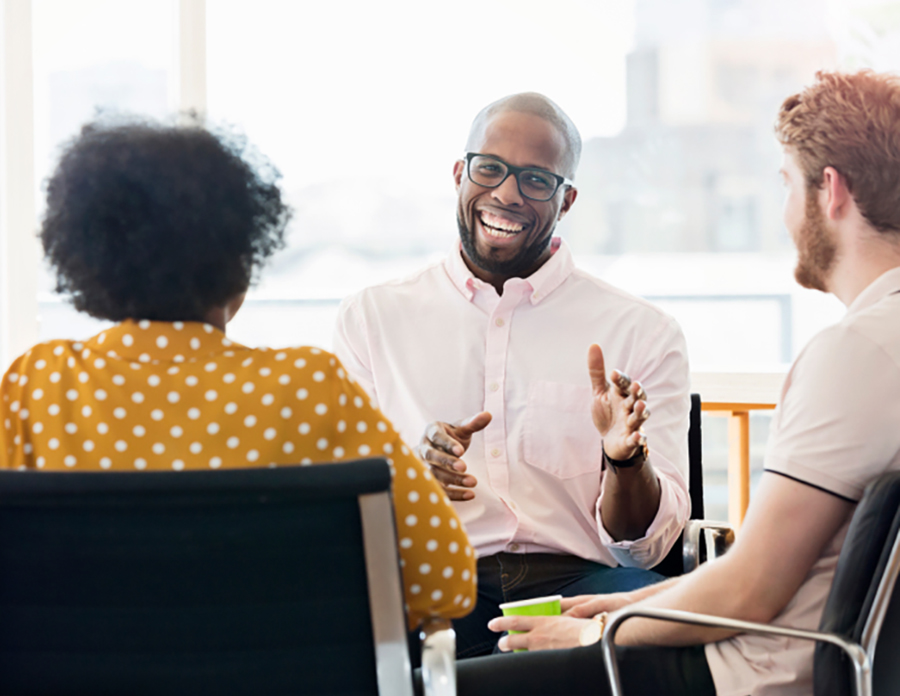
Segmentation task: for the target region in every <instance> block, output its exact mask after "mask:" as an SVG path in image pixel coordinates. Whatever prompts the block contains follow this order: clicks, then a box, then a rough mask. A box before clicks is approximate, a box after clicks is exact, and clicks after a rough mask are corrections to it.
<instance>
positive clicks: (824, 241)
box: [794, 186, 837, 292]
mask: <svg viewBox="0 0 900 696" xmlns="http://www.w3.org/2000/svg"><path fill="white" fill-rule="evenodd" d="M796 244H797V266H796V267H795V268H794V278H795V279H796V280H797V282H798V283H799V284H800V285H802V286H803V287H804V288H809V289H810V290H820V291H822V292H828V288H827V281H828V278H829V276H830V275H831V269H832V267H833V266H834V262H835V259H836V258H837V246H836V245H835V243H834V239H833V236H832V234H831V231H830V230H829V229H828V226H827V223H826V221H825V215H824V214H823V213H822V209H821V207H820V206H819V199H818V188H817V187H815V186H809V187H808V189H807V195H806V210H805V213H804V218H803V225H802V226H801V227H800V230H799V232H798V234H797V239H796Z"/></svg>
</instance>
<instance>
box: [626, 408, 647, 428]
mask: <svg viewBox="0 0 900 696" xmlns="http://www.w3.org/2000/svg"><path fill="white" fill-rule="evenodd" d="M649 417H650V410H649V409H648V408H647V404H646V403H644V402H643V401H638V402H637V404H635V406H634V410H633V411H632V412H631V413H630V414H629V416H628V418H627V419H626V420H625V426H626V427H627V428H628V429H629V430H638V429H639V428H640V427H641V426H642V425H643V424H644V423H646V422H647V419H648V418H649Z"/></svg>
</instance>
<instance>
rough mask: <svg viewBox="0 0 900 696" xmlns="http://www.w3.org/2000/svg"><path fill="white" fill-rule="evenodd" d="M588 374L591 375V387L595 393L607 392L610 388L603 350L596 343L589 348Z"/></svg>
mask: <svg viewBox="0 0 900 696" xmlns="http://www.w3.org/2000/svg"><path fill="white" fill-rule="evenodd" d="M588 374H589V375H590V376H591V389H592V391H593V393H594V394H595V395H597V394H605V393H606V392H607V391H608V390H609V382H607V381H606V364H605V363H604V361H603V351H602V350H601V349H600V346H598V345H597V344H596V343H595V344H593V345H592V346H591V347H590V348H588Z"/></svg>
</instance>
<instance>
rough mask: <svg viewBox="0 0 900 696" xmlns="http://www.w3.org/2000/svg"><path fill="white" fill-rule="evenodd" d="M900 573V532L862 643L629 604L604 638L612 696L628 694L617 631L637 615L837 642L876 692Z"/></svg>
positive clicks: (857, 681)
mask: <svg viewBox="0 0 900 696" xmlns="http://www.w3.org/2000/svg"><path fill="white" fill-rule="evenodd" d="M898 576H900V535H898V536H897V537H896V538H895V539H894V544H893V546H892V547H891V553H890V556H889V557H888V562H887V565H886V566H885V569H884V574H883V575H882V576H881V580H880V581H879V583H878V589H877V590H876V593H875V599H874V601H873V603H872V609H871V610H870V612H869V616H868V618H867V619H866V624H865V626H864V628H863V632H862V637H861V640H860V642H859V643H855V642H853V641H849V640H847V639H845V638H842V637H841V636H839V635H836V634H834V633H824V632H821V631H805V630H800V629H795V628H785V627H781V626H770V625H768V624H761V623H755V622H750V621H738V620H736V619H726V618H722V617H719V616H710V615H708V614H695V613H693V612H689V611H679V610H676V609H653V608H649V607H648V608H645V607H640V606H633V607H625V608H623V609H620V610H619V611H616V612H614V613H612V614H610V616H609V619H608V621H607V624H606V630H605V631H604V635H603V639H602V641H601V649H602V652H603V663H604V665H605V666H606V674H607V677H608V678H609V685H610V689H611V693H612V696H624V692H623V690H622V681H621V678H620V676H619V664H618V661H617V660H616V653H615V640H616V633H617V632H618V630H619V628H620V627H621V625H622V624H623V623H625V621H627V620H628V619H631V618H634V617H642V618H647V619H659V620H661V621H673V622H676V623H684V624H692V625H695V626H708V627H710V628H726V629H732V630H734V631H738V632H740V633H751V634H756V635H773V636H785V637H788V638H799V639H802V640H812V641H819V642H823V643H830V644H831V645H836V646H837V647H839V648H840V649H841V650H843V651H844V652H845V653H846V654H847V656H848V657H849V658H850V661H851V662H852V663H853V673H854V680H853V688H854V694H855V696H873V685H872V665H873V663H874V660H875V649H876V647H877V645H878V636H879V634H880V633H881V627H882V625H883V623H884V617H885V615H886V614H887V611H888V608H889V606H890V603H891V599H892V597H893V592H894V588H895V586H896V584H897V578H898Z"/></svg>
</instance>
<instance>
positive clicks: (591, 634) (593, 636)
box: [578, 619, 603, 646]
mask: <svg viewBox="0 0 900 696" xmlns="http://www.w3.org/2000/svg"><path fill="white" fill-rule="evenodd" d="M602 634H603V627H602V626H601V625H600V624H599V623H597V622H596V621H594V620H593V619H591V620H590V623H586V624H585V625H584V628H582V629H581V635H580V636H579V637H578V644H579V645H581V646H585V645H593V644H594V643H596V642H597V641H598V640H600V636H601V635H602Z"/></svg>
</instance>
